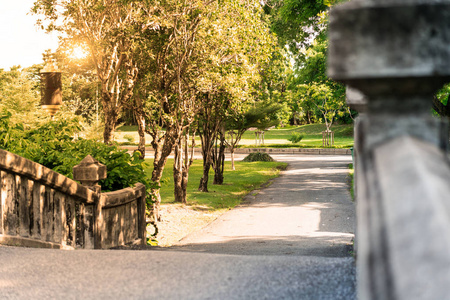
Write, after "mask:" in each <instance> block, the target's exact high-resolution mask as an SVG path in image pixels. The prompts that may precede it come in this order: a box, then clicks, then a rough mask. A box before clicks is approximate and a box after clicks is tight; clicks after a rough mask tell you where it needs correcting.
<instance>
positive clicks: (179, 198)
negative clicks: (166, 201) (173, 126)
mask: <svg viewBox="0 0 450 300" xmlns="http://www.w3.org/2000/svg"><path fill="white" fill-rule="evenodd" d="M188 140H189V134H185V135H184V137H183V138H182V139H180V144H179V145H177V146H176V147H175V149H174V153H175V160H174V170H173V174H174V175H173V179H174V188H175V189H174V196H175V202H181V203H183V204H187V184H188V180H189V168H190V166H191V165H192V163H193V161H194V146H195V135H193V136H192V140H191V145H189V142H188ZM189 148H190V149H189ZM175 174H176V175H175Z"/></svg>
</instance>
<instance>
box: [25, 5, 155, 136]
mask: <svg viewBox="0 0 450 300" xmlns="http://www.w3.org/2000/svg"><path fill="white" fill-rule="evenodd" d="M32 12H33V13H35V14H42V15H43V16H44V18H45V19H46V20H47V21H48V22H49V24H48V25H47V30H48V31H52V30H57V31H60V32H63V33H64V34H65V36H66V38H64V42H65V43H69V44H71V45H85V46H86V48H87V49H88V51H89V59H91V61H92V64H93V65H94V68H95V73H96V75H97V77H98V79H99V81H100V84H101V99H102V107H103V110H104V118H105V120H104V123H105V129H104V133H103V139H104V142H105V143H110V142H111V140H112V134H113V132H114V131H115V127H116V124H117V120H118V118H119V114H120V111H121V109H122V106H123V104H124V103H126V102H127V101H129V99H130V98H131V96H132V92H133V87H134V85H135V81H136V77H137V74H138V66H137V64H136V62H135V60H134V57H133V53H134V51H135V49H136V43H135V42H136V39H138V38H139V36H140V33H141V31H142V30H145V29H147V28H149V27H153V26H155V24H154V23H155V22H156V21H157V20H154V19H155V18H154V17H153V10H152V6H151V5H150V4H149V3H148V2H147V1H135V0H85V1H66V0H37V1H36V2H35V4H34V7H33V8H32ZM39 24H41V26H42V28H44V26H43V25H42V24H43V22H42V21H40V22H39Z"/></svg>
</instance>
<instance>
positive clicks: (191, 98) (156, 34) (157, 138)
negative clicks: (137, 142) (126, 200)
mask: <svg viewBox="0 0 450 300" xmlns="http://www.w3.org/2000/svg"><path fill="white" fill-rule="evenodd" d="M205 9H206V7H205V6H204V5H203V3H202V2H201V1H184V2H180V1H175V0H173V1H166V2H164V3H161V4H159V5H158V6H157V10H158V13H159V16H160V19H161V23H159V25H158V28H157V29H156V30H147V31H144V32H143V36H142V37H143V39H142V41H141V43H140V44H139V48H138V49H139V51H140V55H139V57H140V58H139V60H138V61H139V64H140V65H141V66H142V72H141V75H140V78H139V79H140V82H139V84H138V85H137V86H136V95H137V97H136V100H138V101H139V105H137V107H142V109H139V110H137V111H136V112H139V115H138V116H137V118H140V119H142V120H143V122H145V131H146V132H147V133H148V134H149V135H151V137H152V147H153V149H154V151H155V155H154V162H153V171H152V181H153V182H154V183H155V184H156V185H157V186H158V187H159V186H160V180H161V177H162V173H163V170H164V167H165V165H166V162H167V158H168V156H169V155H170V153H171V152H172V151H173V150H174V147H177V148H176V149H177V150H178V151H175V155H176V158H175V161H176V162H179V156H178V155H179V154H180V153H181V148H180V147H181V145H180V141H181V137H182V136H183V135H184V134H187V132H188V128H189V126H190V124H191V123H192V122H193V121H194V116H195V112H196V110H197V104H196V93H197V91H196V89H195V88H194V87H195V85H194V80H195V78H196V76H198V75H197V74H198V67H197V63H198V61H199V60H201V59H205V58H203V57H199V56H198V46H197V38H198V37H197V35H198V28H199V26H200V24H201V22H202V20H203V17H202V14H201V13H202V12H204V11H205ZM141 114H142V115H141ZM143 127H144V126H143ZM180 155H181V154H180ZM176 166H178V167H180V168H183V167H184V169H186V168H188V164H177V165H176ZM177 171H178V168H177V169H176V171H175V175H177V174H178V173H177ZM180 173H182V174H187V172H186V171H185V170H183V169H182V170H180ZM178 178H179V177H176V178H175V179H176V180H178ZM182 186H183V184H181V183H180V182H178V181H176V182H175V187H176V189H178V188H179V187H182ZM152 193H154V195H155V199H156V203H155V208H154V210H155V212H154V215H155V219H158V218H159V213H158V207H159V203H160V201H161V198H160V196H159V190H158V189H157V188H155V189H154V190H153V191H152ZM184 194H185V193H184ZM175 195H176V201H180V202H185V201H186V200H185V199H183V198H181V199H180V198H178V197H177V195H183V193H177V192H176V193H175ZM182 197H183V196H182Z"/></svg>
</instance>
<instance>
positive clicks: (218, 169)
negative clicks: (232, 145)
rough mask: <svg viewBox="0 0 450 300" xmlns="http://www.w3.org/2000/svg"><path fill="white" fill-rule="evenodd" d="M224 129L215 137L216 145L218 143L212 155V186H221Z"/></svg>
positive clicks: (223, 162)
mask: <svg viewBox="0 0 450 300" xmlns="http://www.w3.org/2000/svg"><path fill="white" fill-rule="evenodd" d="M224 132H225V129H224V128H222V129H221V130H220V132H218V135H216V143H217V140H218V141H219V148H218V149H217V145H216V148H215V149H214V155H213V168H214V181H213V184H223V170H224V166H225V148H226V146H225V133H224Z"/></svg>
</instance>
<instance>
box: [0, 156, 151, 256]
mask: <svg viewBox="0 0 450 300" xmlns="http://www.w3.org/2000/svg"><path fill="white" fill-rule="evenodd" d="M145 226H146V223H145V186H144V185H142V184H137V185H136V186H135V187H134V188H127V189H124V190H121V191H116V192H109V193H99V192H94V191H92V190H90V189H89V188H88V187H85V186H82V185H80V184H78V183H77V182H75V181H74V180H71V179H69V178H67V177H65V176H62V175H61V174H58V173H56V172H54V171H52V170H50V169H48V168H46V167H44V166H42V165H39V164H37V163H34V162H32V161H29V160H27V159H24V158H23V157H20V156H17V155H15V154H12V153H10V152H7V151H4V150H0V244H7V245H18V246H28V247H47V248H63V249H74V248H84V249H92V248H95V249H102V248H110V247H114V246H118V245H123V244H126V243H131V242H140V243H145Z"/></svg>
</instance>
